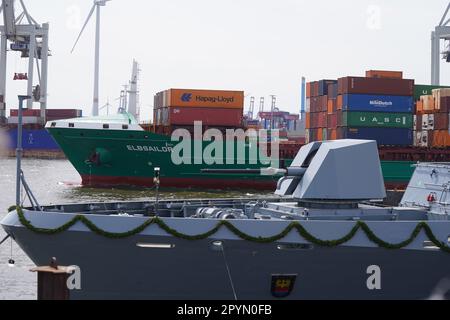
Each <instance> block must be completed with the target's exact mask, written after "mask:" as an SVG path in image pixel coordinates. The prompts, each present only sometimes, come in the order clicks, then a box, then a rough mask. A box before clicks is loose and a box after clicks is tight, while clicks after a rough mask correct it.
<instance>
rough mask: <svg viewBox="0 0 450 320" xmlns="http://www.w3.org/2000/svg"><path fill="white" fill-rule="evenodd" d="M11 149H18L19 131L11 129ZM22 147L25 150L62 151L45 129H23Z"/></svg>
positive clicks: (9, 132)
mask: <svg viewBox="0 0 450 320" xmlns="http://www.w3.org/2000/svg"><path fill="white" fill-rule="evenodd" d="M8 136H9V148H10V149H15V148H16V147H17V129H9V130H8ZM22 145H23V149H24V150H60V148H59V146H58V144H57V143H56V141H55V140H54V139H53V137H52V136H51V135H50V133H48V131H47V130H45V129H38V130H29V129H23V132H22Z"/></svg>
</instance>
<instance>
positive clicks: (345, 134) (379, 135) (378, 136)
mask: <svg viewBox="0 0 450 320" xmlns="http://www.w3.org/2000/svg"><path fill="white" fill-rule="evenodd" d="M339 130H340V132H341V133H340V135H339V136H340V138H341V139H357V140H359V139H362V140H376V141H377V143H378V145H383V146H410V145H412V144H413V141H414V138H413V130H412V129H397V128H384V129H380V128H348V127H345V128H340V129H339Z"/></svg>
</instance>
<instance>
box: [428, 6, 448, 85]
mask: <svg viewBox="0 0 450 320" xmlns="http://www.w3.org/2000/svg"><path fill="white" fill-rule="evenodd" d="M449 11H450V3H449V4H448V5H447V9H446V10H445V12H444V15H443V16H442V19H441V21H440V22H439V25H438V26H437V27H436V28H435V29H434V31H432V32H431V84H432V85H439V84H440V67H441V54H442V55H443V57H442V58H443V59H444V60H445V61H446V62H450V47H449V46H448V43H447V48H446V50H445V51H444V52H441V40H444V41H447V42H448V41H450V26H449V24H450V18H447V15H448V13H449Z"/></svg>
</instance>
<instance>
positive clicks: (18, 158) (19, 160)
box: [16, 96, 31, 206]
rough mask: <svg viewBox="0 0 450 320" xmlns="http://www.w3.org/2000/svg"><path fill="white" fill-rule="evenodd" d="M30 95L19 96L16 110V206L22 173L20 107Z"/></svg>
mask: <svg viewBox="0 0 450 320" xmlns="http://www.w3.org/2000/svg"><path fill="white" fill-rule="evenodd" d="M30 98H31V97H30V96H19V110H18V124H17V149H16V161H17V168H16V170H17V172H16V174H17V175H16V206H20V186H21V184H20V182H21V175H22V168H21V167H22V153H23V149H22V107H23V102H24V101H25V100H28V99H30Z"/></svg>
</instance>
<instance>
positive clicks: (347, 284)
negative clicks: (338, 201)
mask: <svg viewBox="0 0 450 320" xmlns="http://www.w3.org/2000/svg"><path fill="white" fill-rule="evenodd" d="M56 215H57V214H55V213H41V214H37V213H32V214H29V215H27V218H28V219H30V221H32V222H33V223H34V224H35V225H37V226H47V227H56V226H58V225H61V224H62V223H64V222H67V221H68V220H69V219H70V218H71V216H70V215H68V216H66V217H61V215H59V216H58V217H55V216H56ZM90 219H91V220H92V221H93V222H95V223H96V224H97V225H98V226H100V227H104V228H105V229H107V230H111V231H116V232H123V231H126V230H129V229H130V227H135V226H136V225H138V224H139V223H142V222H143V220H142V219H137V220H138V221H135V220H136V218H131V217H115V220H116V221H115V222H114V224H111V222H110V221H109V222H108V218H107V217H102V216H97V217H96V216H92V217H90ZM127 220H129V221H127ZM130 220H134V221H130ZM166 222H167V223H168V224H169V225H170V226H171V227H172V228H174V229H176V230H190V233H192V234H197V233H199V232H205V231H208V230H210V229H212V228H213V227H214V226H215V222H214V221H207V220H205V221H201V222H200V221H195V220H191V221H186V220H185V219H170V218H169V219H168V220H166ZM254 222H257V221H244V220H242V221H234V222H233V224H234V225H236V226H237V227H238V228H240V229H241V230H245V231H247V232H248V233H249V234H255V235H257V234H262V235H266V236H269V235H273V234H277V233H279V232H280V231H281V230H283V229H284V228H285V227H286V226H287V225H288V223H287V222H283V221H278V222H273V221H272V222H271V221H268V222H266V223H261V221H259V223H258V222H257V223H256V224H255V223H254ZM199 224H200V226H199ZM354 224H355V223H354V222H345V221H344V222H323V221H304V222H302V225H303V226H304V227H305V228H306V229H307V230H309V231H311V233H313V234H314V235H315V236H317V237H319V238H322V239H336V238H340V237H342V236H344V235H345V234H347V233H348V232H349V230H351V228H352V227H353V226H354ZM3 225H4V228H5V229H6V231H7V232H8V233H9V234H11V235H12V236H13V237H14V239H15V241H16V242H17V243H18V244H19V245H20V246H21V248H22V249H23V250H24V251H25V252H26V253H27V255H28V256H29V257H30V258H31V259H32V260H33V262H34V263H35V264H36V265H47V264H48V263H49V261H50V259H51V258H52V257H57V259H58V261H59V263H60V264H62V265H76V266H79V267H80V269H81V280H82V281H81V290H73V291H71V298H73V299H182V300H186V299H201V300H203V299H207V300H208V299H226V300H228V299H234V298H235V297H236V298H237V299H246V300H247V299H250V300H260V299H261V300H264V299H274V298H275V297H274V296H273V295H272V291H271V279H272V276H273V275H278V274H285V275H286V274H288V275H296V276H297V277H296V278H297V279H296V281H295V286H294V288H293V289H292V292H291V294H290V295H288V296H287V297H286V299H426V298H428V297H430V296H431V295H432V293H433V290H435V289H436V288H437V286H438V285H439V282H440V281H442V280H443V279H446V278H450V268H449V266H450V254H448V253H445V252H442V251H440V250H439V249H437V248H435V247H433V246H432V245H431V246H430V244H429V242H428V238H427V236H426V235H425V234H424V232H422V233H421V234H420V235H419V236H418V237H417V238H416V240H415V241H414V242H413V243H411V244H410V245H409V246H408V247H407V248H405V249H401V250H389V249H384V248H379V247H377V246H376V245H375V244H373V243H372V242H371V241H369V240H368V239H367V237H366V235H365V234H364V233H363V232H362V231H361V230H360V231H358V233H357V235H356V236H355V237H354V238H353V239H352V240H350V241H349V242H348V243H347V244H346V245H342V246H339V247H335V248H324V247H320V246H316V245H313V244H310V243H308V242H307V241H305V240H304V239H302V238H301V237H300V236H299V235H298V234H297V233H296V232H295V231H292V232H291V233H290V234H289V235H288V236H287V237H286V238H285V239H283V240H282V241H277V242H274V243H268V244H259V243H253V242H250V241H245V240H242V239H239V238H238V237H237V236H236V235H234V234H233V233H232V232H230V231H229V230H227V229H222V230H220V231H219V232H218V233H217V234H216V235H215V236H213V237H211V238H208V239H204V240H194V241H192V240H183V239H178V238H175V237H172V236H169V235H167V234H165V232H164V231H162V230H160V229H159V228H158V227H157V226H151V227H149V228H148V229H147V230H145V231H144V232H143V233H141V234H139V235H136V236H132V237H130V238H127V239H121V240H117V239H108V238H104V237H102V236H99V235H96V234H95V233H93V232H90V231H89V230H87V228H86V227H85V226H84V225H82V224H81V223H77V224H76V225H75V226H74V227H72V228H71V230H69V231H66V232H63V233H61V234H58V235H53V236H48V235H39V234H36V233H34V232H31V231H29V230H27V229H26V228H25V227H23V226H21V225H20V222H19V221H18V220H17V215H16V214H14V213H11V214H10V215H9V217H8V219H7V220H6V221H4V222H3ZM368 225H369V227H370V228H371V229H372V230H374V232H375V233H377V235H378V236H380V238H382V239H383V240H385V241H390V242H393V243H394V242H395V243H397V242H401V241H403V240H405V239H407V238H408V237H409V236H410V235H411V232H412V230H413V229H414V228H415V227H416V225H417V223H416V222H397V223H392V222H389V223H386V222H371V223H369V224H368ZM430 225H431V227H432V228H433V232H434V233H435V234H436V235H439V236H440V238H446V237H447V238H448V230H450V222H445V223H442V222H439V223H436V222H435V223H433V222H430ZM117 226H120V227H117ZM188 233H189V232H188ZM217 239H220V241H223V250H218V249H217V248H215V245H214V241H216V240H217ZM142 244H159V245H167V247H166V248H151V247H150V248H146V247H145V246H144V247H141V246H139V245H142ZM293 244H302V246H295V245H293ZM373 265H375V266H378V267H379V268H380V271H381V273H380V275H381V278H380V279H381V288H380V289H375V290H370V289H369V288H368V285H367V282H368V279H369V277H370V274H369V273H368V268H369V267H370V266H373ZM233 288H234V290H233Z"/></svg>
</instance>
